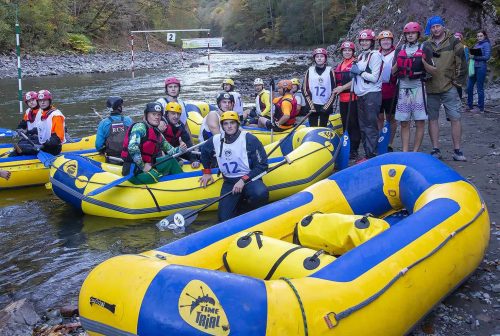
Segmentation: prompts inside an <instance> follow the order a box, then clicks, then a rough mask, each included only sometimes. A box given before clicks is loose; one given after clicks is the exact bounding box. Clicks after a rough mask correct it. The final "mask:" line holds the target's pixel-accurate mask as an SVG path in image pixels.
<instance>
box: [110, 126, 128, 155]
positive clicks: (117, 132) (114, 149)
mask: <svg viewBox="0 0 500 336" xmlns="http://www.w3.org/2000/svg"><path fill="white" fill-rule="evenodd" d="M108 119H109V121H110V122H111V124H110V125H109V135H108V137H107V138H106V142H105V150H104V152H105V153H106V155H108V156H115V157H120V155H121V151H122V147H123V140H124V139H125V135H126V133H127V127H126V126H125V123H124V117H123V116H120V120H117V121H113V118H111V117H108Z"/></svg>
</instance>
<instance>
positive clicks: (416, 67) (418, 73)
mask: <svg viewBox="0 0 500 336" xmlns="http://www.w3.org/2000/svg"><path fill="white" fill-rule="evenodd" d="M405 46H406V45H403V47H402V48H401V50H400V51H399V53H398V55H397V58H396V63H397V65H398V77H400V78H403V77H408V78H409V79H418V78H422V77H423V76H425V69H424V63H423V62H422V57H423V56H424V51H423V50H422V44H421V43H420V44H419V45H418V47H417V51H415V53H414V54H413V56H411V57H410V56H408V54H407V53H406V49H405Z"/></svg>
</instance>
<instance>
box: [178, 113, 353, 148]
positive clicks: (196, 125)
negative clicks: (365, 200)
mask: <svg viewBox="0 0 500 336" xmlns="http://www.w3.org/2000/svg"><path fill="white" fill-rule="evenodd" d="M202 122H203V116H202V115H201V114H200V113H199V112H196V111H191V112H188V120H187V125H188V127H189V130H190V131H191V136H192V137H193V140H194V142H196V143H197V142H198V135H199V134H200V127H201V123H202ZM304 127H305V126H299V128H304ZM242 128H243V129H244V130H245V131H247V132H249V133H252V134H253V135H255V136H256V137H257V139H259V141H260V142H261V143H262V144H263V145H268V144H270V143H271V142H274V141H279V140H281V139H283V138H284V137H286V136H287V135H288V134H289V133H290V132H292V131H293V129H289V130H286V131H283V132H273V134H272V136H271V131H269V130H267V129H265V128H260V127H249V126H243V127H242ZM328 128H330V129H331V130H333V131H334V132H335V133H336V134H338V135H339V136H340V135H342V133H343V129H342V119H341V118H340V114H339V113H335V114H331V115H330V117H329V123H328Z"/></svg>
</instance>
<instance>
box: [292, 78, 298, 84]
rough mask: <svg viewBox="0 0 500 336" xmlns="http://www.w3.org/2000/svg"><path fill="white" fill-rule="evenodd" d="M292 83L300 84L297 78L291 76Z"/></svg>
mask: <svg viewBox="0 0 500 336" xmlns="http://www.w3.org/2000/svg"><path fill="white" fill-rule="evenodd" d="M292 85H300V80H299V79H298V78H292Z"/></svg>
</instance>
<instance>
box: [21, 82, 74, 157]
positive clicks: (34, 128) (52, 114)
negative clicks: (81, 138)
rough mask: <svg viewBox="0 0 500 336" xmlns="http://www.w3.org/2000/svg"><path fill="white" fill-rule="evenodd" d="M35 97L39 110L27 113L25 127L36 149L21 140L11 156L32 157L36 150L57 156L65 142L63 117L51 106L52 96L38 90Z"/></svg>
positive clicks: (29, 143) (24, 140)
mask: <svg viewBox="0 0 500 336" xmlns="http://www.w3.org/2000/svg"><path fill="white" fill-rule="evenodd" d="M30 97H31V94H30ZM36 97H37V98H36V99H37V102H38V106H39V109H38V111H36V112H35V110H33V109H32V110H31V111H29V112H28V116H27V119H28V120H27V122H26V125H27V126H26V127H27V130H28V132H29V133H30V136H29V137H30V139H31V140H32V142H33V143H34V144H35V145H37V147H34V146H33V144H32V143H31V142H29V141H28V140H26V139H21V140H20V141H19V143H18V144H17V145H16V146H15V148H16V152H15V153H13V154H12V155H34V154H36V153H37V152H38V150H43V151H44V152H47V153H50V154H52V155H58V154H59V153H61V150H62V144H63V143H64V142H66V139H65V120H64V115H63V114H62V112H61V111H59V110H58V109H57V108H56V107H55V106H53V105H52V94H51V93H50V91H48V90H40V91H39V92H38V94H37V96H36ZM25 98H26V97H25ZM33 116H34V118H33ZM30 118H31V119H30ZM31 120H33V121H31ZM38 145H39V146H40V147H38Z"/></svg>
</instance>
